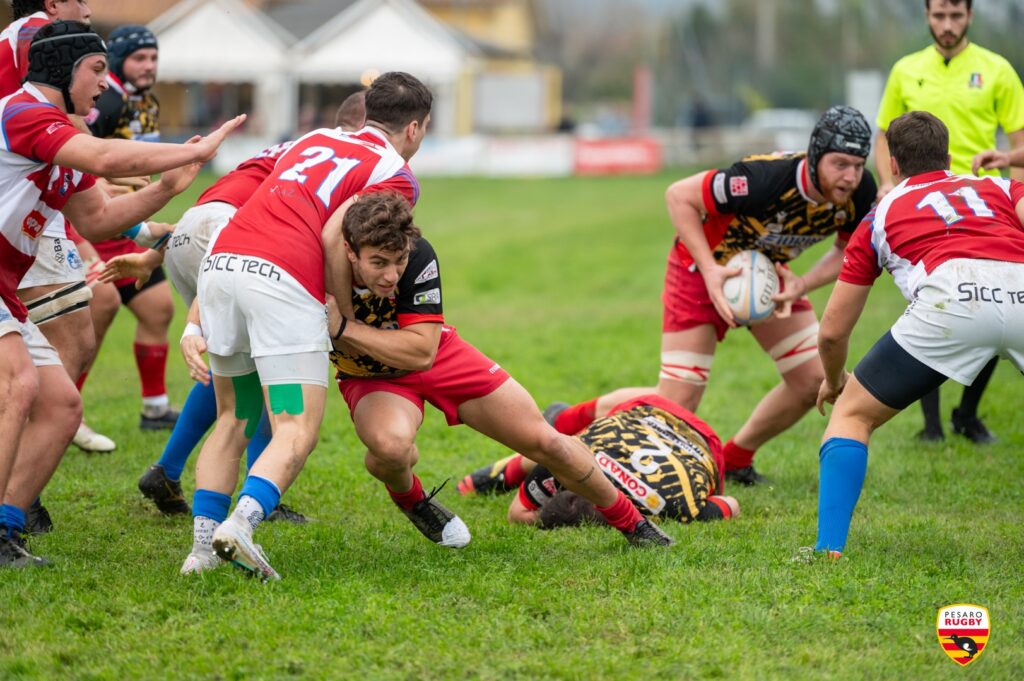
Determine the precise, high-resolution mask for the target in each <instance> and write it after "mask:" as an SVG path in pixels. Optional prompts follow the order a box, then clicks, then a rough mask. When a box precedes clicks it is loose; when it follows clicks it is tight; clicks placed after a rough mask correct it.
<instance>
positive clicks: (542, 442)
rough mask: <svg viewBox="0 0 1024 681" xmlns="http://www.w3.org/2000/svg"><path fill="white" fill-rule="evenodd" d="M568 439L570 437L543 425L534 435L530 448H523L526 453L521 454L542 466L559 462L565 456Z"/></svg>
mask: <svg viewBox="0 0 1024 681" xmlns="http://www.w3.org/2000/svg"><path fill="white" fill-rule="evenodd" d="M566 437H568V436H566V435H562V434H561V433H559V432H558V431H557V430H555V429H554V428H551V427H550V426H548V425H547V424H546V423H542V424H541V425H539V426H538V428H537V429H536V431H535V433H534V434H533V436H532V439H531V441H530V442H529V446H528V447H523V449H524V450H525V451H523V452H521V453H522V454H523V455H524V456H526V457H527V458H528V459H532V460H534V461H536V462H537V463H539V464H541V465H546V464H548V463H550V462H551V461H558V460H560V459H561V458H562V457H563V456H564V453H565V439H566ZM527 452H529V453H527Z"/></svg>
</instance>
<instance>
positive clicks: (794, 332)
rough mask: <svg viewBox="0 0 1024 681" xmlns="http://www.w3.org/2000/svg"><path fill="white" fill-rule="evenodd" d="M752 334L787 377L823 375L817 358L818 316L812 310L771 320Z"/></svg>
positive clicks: (755, 328) (753, 329) (759, 325)
mask: <svg viewBox="0 0 1024 681" xmlns="http://www.w3.org/2000/svg"><path fill="white" fill-rule="evenodd" d="M750 332H751V333H752V334H753V336H754V338H755V339H756V340H757V342H758V345H760V346H761V347H762V348H763V349H764V351H765V352H767V353H768V355H769V356H770V357H771V358H772V360H773V361H774V362H775V366H776V368H777V369H778V371H779V373H780V374H781V375H782V376H783V377H784V378H787V377H796V376H801V375H808V376H809V375H811V374H813V375H815V376H819V375H821V374H822V373H823V370H822V368H821V358H820V357H819V356H818V317H817V315H815V313H814V311H813V310H805V311H801V312H794V313H793V314H792V315H791V316H789V317H787V318H786V319H778V318H775V319H772V320H770V321H767V322H765V323H764V324H758V325H756V326H753V327H751V329H750ZM787 380H788V378H787Z"/></svg>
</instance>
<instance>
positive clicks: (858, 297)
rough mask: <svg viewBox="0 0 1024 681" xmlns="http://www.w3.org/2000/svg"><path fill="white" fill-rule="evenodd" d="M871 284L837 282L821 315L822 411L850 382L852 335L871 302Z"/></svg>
mask: <svg viewBox="0 0 1024 681" xmlns="http://www.w3.org/2000/svg"><path fill="white" fill-rule="evenodd" d="M870 292H871V287H870V286H860V285H857V284H850V283H848V282H845V281H837V282H836V286H835V288H834V289H832V295H831V296H829V299H828V303H827V304H826V306H825V312H824V313H823V314H822V315H821V326H820V327H819V329H818V354H819V355H821V363H822V366H823V367H824V369H825V380H824V381H822V384H821V390H820V391H819V393H818V411H820V412H821V413H822V414H824V413H825V411H824V407H823V403H824V402H829V403H834V402H835V400H836V398H837V397H838V396H839V393H841V392H842V391H843V387H844V386H845V385H846V376H847V375H846V358H847V355H848V354H849V350H850V334H851V333H852V332H853V327H854V326H856V324H857V320H858V319H860V315H861V313H862V312H863V311H864V305H865V303H867V300H868V294H869V293H870Z"/></svg>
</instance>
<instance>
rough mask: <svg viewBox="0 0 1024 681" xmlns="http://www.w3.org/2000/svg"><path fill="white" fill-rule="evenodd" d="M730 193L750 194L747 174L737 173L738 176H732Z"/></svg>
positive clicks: (736, 194) (735, 194)
mask: <svg viewBox="0 0 1024 681" xmlns="http://www.w3.org/2000/svg"><path fill="white" fill-rule="evenodd" d="M729 193H730V194H732V195H733V196H746V195H747V194H749V193H750V188H749V187H748V186H747V176H746V175H737V176H736V177H730V178H729Z"/></svg>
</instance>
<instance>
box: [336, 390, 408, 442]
mask: <svg viewBox="0 0 1024 681" xmlns="http://www.w3.org/2000/svg"><path fill="white" fill-rule="evenodd" d="M352 422H353V423H354V424H355V427H356V435H358V436H359V439H360V440H361V441H362V442H363V444H365V445H366V446H367V447H368V448H370V449H371V450H380V449H385V448H387V449H390V448H391V445H394V443H396V442H397V443H399V444H400V446H403V447H405V446H409V445H411V444H412V443H413V442H414V441H415V439H416V432H417V431H418V430H419V428H420V424H421V423H422V422H423V412H422V410H421V407H420V406H419V405H416V404H414V403H412V402H410V401H409V400H407V399H405V398H404V397H402V396H401V395H398V394H396V393H389V392H372V393H369V394H367V395H364V396H363V397H362V398H360V400H359V402H358V403H357V404H356V406H355V409H354V410H353V412H352Z"/></svg>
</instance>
